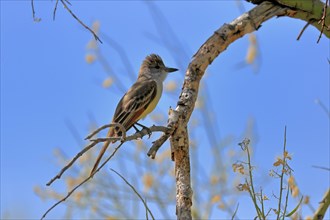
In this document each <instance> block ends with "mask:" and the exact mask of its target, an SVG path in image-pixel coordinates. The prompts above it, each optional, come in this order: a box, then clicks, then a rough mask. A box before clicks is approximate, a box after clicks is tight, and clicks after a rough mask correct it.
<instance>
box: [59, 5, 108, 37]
mask: <svg viewBox="0 0 330 220" xmlns="http://www.w3.org/2000/svg"><path fill="white" fill-rule="evenodd" d="M60 1H61V3H62V5H63V6H64V8H65V9H66V10H67V11H68V12H69V13H70V14H71V15H72V17H74V19H76V20H77V21H78V22H79V23H80V24H81V25H82V26H83V27H84V28H86V29H87V30H88V31H89V32H91V33H92V34H93V36H94V38H95V40H98V41H99V42H100V43H103V42H102V41H101V40H100V38H99V37H98V36H97V34H96V33H95V32H94V31H93V30H92V29H90V28H89V27H88V26H87V25H85V24H84V22H82V21H81V20H80V19H79V18H78V17H77V16H76V15H75V14H74V13H73V12H72V11H71V9H70V8H69V7H68V6H67V4H66V3H65V1H64V0H60ZM66 2H68V1H66Z"/></svg>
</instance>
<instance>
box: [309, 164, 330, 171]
mask: <svg viewBox="0 0 330 220" xmlns="http://www.w3.org/2000/svg"><path fill="white" fill-rule="evenodd" d="M312 167H314V168H317V169H322V170H327V171H330V168H329V167H322V166H315V165H313V166H312Z"/></svg>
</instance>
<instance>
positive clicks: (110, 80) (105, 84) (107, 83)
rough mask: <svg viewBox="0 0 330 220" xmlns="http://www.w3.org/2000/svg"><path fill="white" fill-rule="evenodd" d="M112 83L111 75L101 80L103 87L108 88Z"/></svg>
mask: <svg viewBox="0 0 330 220" xmlns="http://www.w3.org/2000/svg"><path fill="white" fill-rule="evenodd" d="M112 84H113V79H112V78H111V77H108V78H106V79H105V80H104V81H103V83H102V86H103V88H109V87H110V86H111V85H112Z"/></svg>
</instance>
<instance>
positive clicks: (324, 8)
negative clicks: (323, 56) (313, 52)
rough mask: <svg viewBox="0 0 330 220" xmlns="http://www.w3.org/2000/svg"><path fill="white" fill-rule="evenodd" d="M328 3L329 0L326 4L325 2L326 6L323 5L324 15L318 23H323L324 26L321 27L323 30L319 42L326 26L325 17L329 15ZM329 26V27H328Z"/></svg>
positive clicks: (327, 0)
mask: <svg viewBox="0 0 330 220" xmlns="http://www.w3.org/2000/svg"><path fill="white" fill-rule="evenodd" d="M328 4H329V0H326V1H325V4H324V7H323V15H322V18H321V20H319V22H317V23H318V24H321V25H322V27H321V31H320V35H319V38H318V39H317V43H319V42H320V40H321V37H322V34H323V31H324V27H325V18H326V17H327V8H328ZM328 28H329V27H328Z"/></svg>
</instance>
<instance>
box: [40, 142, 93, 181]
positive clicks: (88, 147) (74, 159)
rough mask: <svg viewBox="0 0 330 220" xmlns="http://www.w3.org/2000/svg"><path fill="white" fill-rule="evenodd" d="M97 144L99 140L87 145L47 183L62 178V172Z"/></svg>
mask: <svg viewBox="0 0 330 220" xmlns="http://www.w3.org/2000/svg"><path fill="white" fill-rule="evenodd" d="M96 144H98V142H96V141H95V142H92V143H90V144H89V145H87V147H85V148H84V149H82V150H81V151H80V152H79V153H78V154H77V155H76V156H75V157H74V158H73V159H72V160H71V161H70V162H69V163H68V164H67V165H66V166H65V167H63V168H62V170H61V171H60V172H59V173H58V174H57V175H56V176H55V177H53V178H52V179H51V180H50V181H49V182H48V183H47V184H46V185H47V186H50V185H51V184H52V183H53V182H54V181H55V180H57V179H60V178H61V176H62V174H63V173H64V172H65V171H66V170H67V169H69V168H70V167H71V166H72V164H73V163H74V162H75V161H76V160H77V159H78V158H79V157H81V156H82V155H83V154H84V153H86V152H87V151H88V150H89V149H91V148H92V147H94V146H95V145H96Z"/></svg>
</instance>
